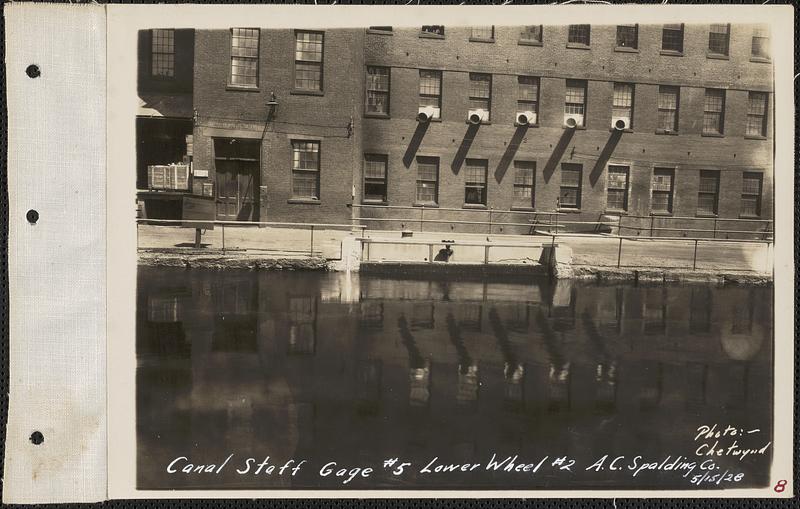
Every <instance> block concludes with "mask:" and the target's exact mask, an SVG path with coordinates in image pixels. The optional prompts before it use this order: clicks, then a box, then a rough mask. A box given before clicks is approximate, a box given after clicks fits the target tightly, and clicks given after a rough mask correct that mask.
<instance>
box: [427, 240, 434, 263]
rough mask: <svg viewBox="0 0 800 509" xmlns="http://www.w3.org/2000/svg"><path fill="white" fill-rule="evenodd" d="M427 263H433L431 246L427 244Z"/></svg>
mask: <svg viewBox="0 0 800 509" xmlns="http://www.w3.org/2000/svg"><path fill="white" fill-rule="evenodd" d="M428 263H433V244H428Z"/></svg>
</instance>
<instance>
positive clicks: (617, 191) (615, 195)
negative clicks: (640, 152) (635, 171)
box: [606, 165, 629, 210]
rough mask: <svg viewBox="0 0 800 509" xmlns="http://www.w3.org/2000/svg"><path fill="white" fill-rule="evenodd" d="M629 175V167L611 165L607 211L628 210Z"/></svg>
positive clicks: (609, 169) (609, 168)
mask: <svg viewBox="0 0 800 509" xmlns="http://www.w3.org/2000/svg"><path fill="white" fill-rule="evenodd" d="M628 174H629V168H628V167H627V166H616V165H613V166H612V165H609V167H608V186H607V190H608V196H607V199H606V209H608V210H628Z"/></svg>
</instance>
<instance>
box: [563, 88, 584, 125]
mask: <svg viewBox="0 0 800 509" xmlns="http://www.w3.org/2000/svg"><path fill="white" fill-rule="evenodd" d="M585 111H586V82H585V81H583V80H567V94H566V99H565V102H564V122H565V123H566V121H567V118H570V117H572V118H574V119H575V121H576V122H577V124H578V125H579V126H583V125H585V123H584V121H585V116H584V112H585Z"/></svg>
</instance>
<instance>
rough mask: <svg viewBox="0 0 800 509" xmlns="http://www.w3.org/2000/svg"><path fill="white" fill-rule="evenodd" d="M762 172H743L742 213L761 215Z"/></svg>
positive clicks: (753, 215)
mask: <svg viewBox="0 0 800 509" xmlns="http://www.w3.org/2000/svg"><path fill="white" fill-rule="evenodd" d="M762 179H763V175H762V174H761V172H754V171H746V172H744V173H742V215H743V216H752V217H758V216H760V215H761V183H762V181H763V180H762Z"/></svg>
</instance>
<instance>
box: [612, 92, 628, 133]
mask: <svg viewBox="0 0 800 509" xmlns="http://www.w3.org/2000/svg"><path fill="white" fill-rule="evenodd" d="M620 118H621V119H626V120H627V121H626V122H625V128H626V129H631V128H633V85H632V84H630V83H614V96H613V98H612V100H611V119H612V120H615V119H620Z"/></svg>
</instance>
